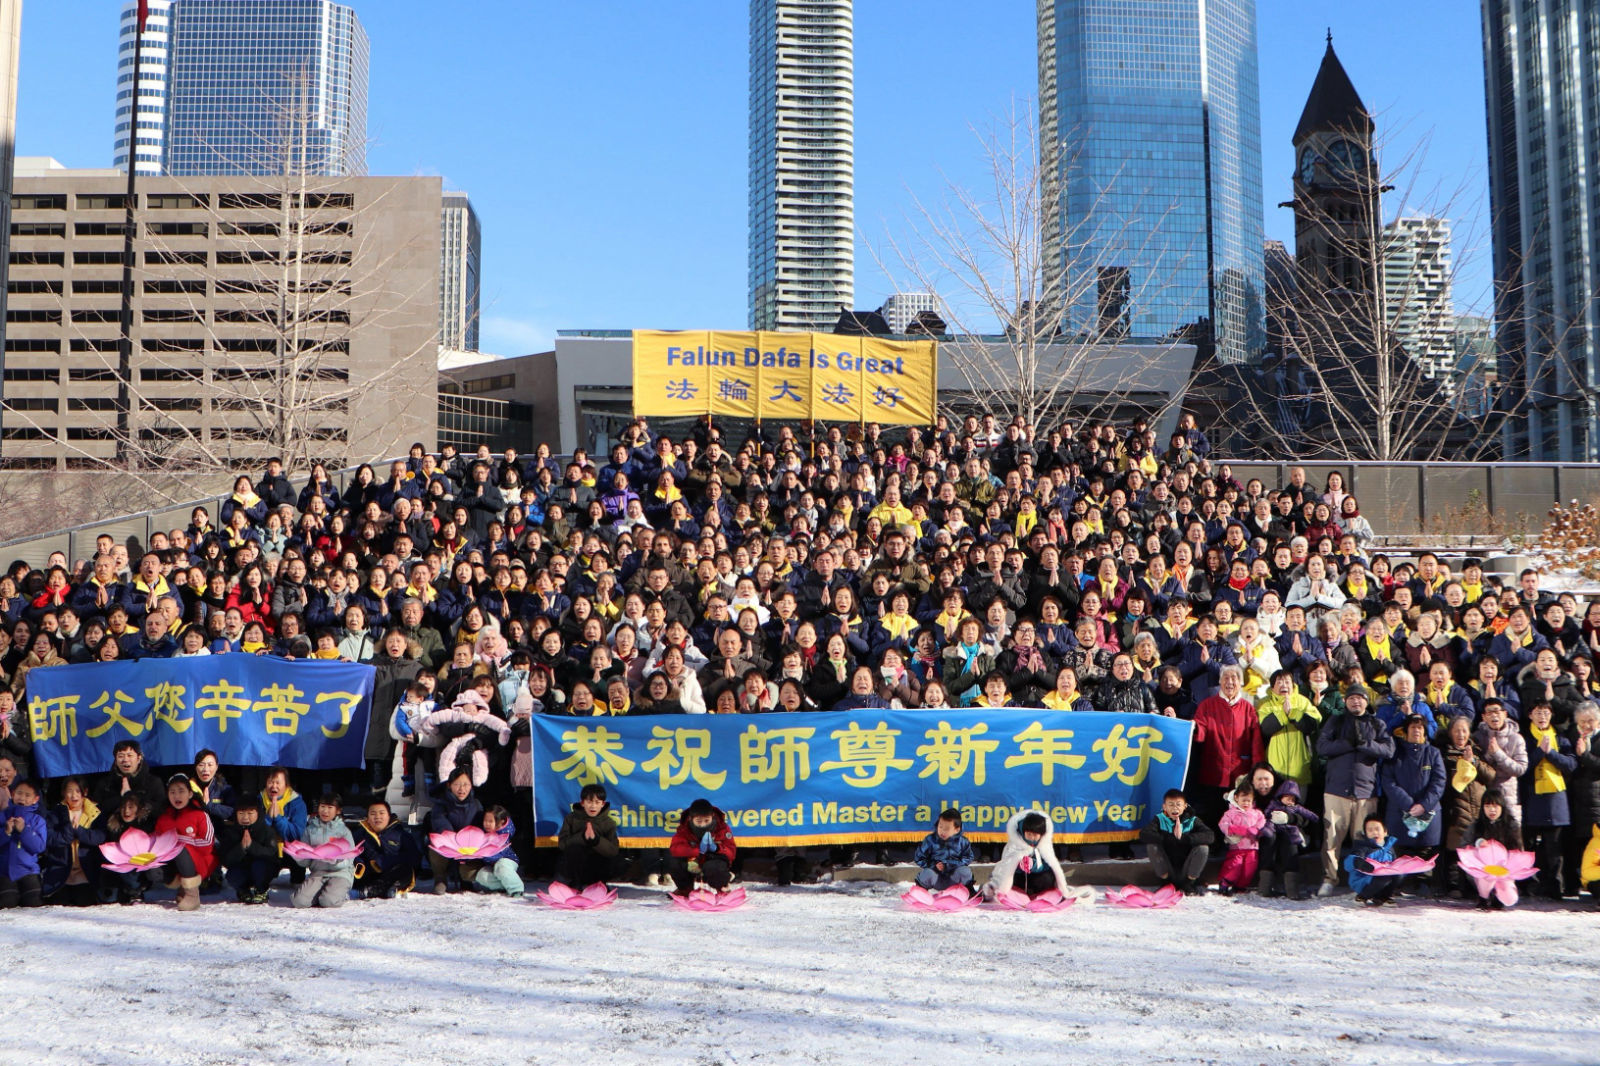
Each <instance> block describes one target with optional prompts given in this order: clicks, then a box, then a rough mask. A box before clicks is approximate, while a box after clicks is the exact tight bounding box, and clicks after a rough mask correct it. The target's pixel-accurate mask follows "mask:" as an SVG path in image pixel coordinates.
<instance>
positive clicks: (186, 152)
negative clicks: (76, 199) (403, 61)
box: [115, 0, 369, 177]
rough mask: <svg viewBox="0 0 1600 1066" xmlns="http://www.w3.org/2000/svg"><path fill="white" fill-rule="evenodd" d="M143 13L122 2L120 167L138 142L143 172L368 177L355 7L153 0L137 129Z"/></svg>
mask: <svg viewBox="0 0 1600 1066" xmlns="http://www.w3.org/2000/svg"><path fill="white" fill-rule="evenodd" d="M137 11H138V3H137V2H136V0H127V2H126V3H125V4H124V7H123V13H122V43H121V51H120V53H119V55H120V57H121V58H120V64H119V73H118V86H117V132H116V145H115V148H116V151H115V160H116V163H117V165H118V166H120V167H123V168H126V166H127V159H128V149H129V147H130V141H134V142H137V143H134V144H132V145H131V147H133V148H134V150H135V156H134V158H135V160H136V162H137V165H138V167H139V170H140V171H141V172H145V173H152V174H153V173H164V174H170V175H174V176H179V177H183V176H191V175H239V174H274V173H277V174H281V173H285V172H288V171H293V172H296V173H299V172H304V173H308V174H316V175H322V176H328V177H348V176H352V175H359V174H364V173H365V172H366V167H367V143H366V142H367V75H368V71H367V63H368V51H369V50H368V45H367V34H366V30H364V29H363V28H362V26H361V20H360V19H358V18H357V17H356V13H355V10H354V9H353V8H351V7H349V6H347V5H345V4H340V3H335V2H334V0H271V2H270V3H263V2H259V0H152V3H151V5H150V22H149V24H148V26H147V27H146V31H145V41H144V56H143V60H142V63H141V66H142V67H143V69H142V71H141V72H140V77H139V83H138V91H139V96H138V98H137V99H138V106H139V111H138V116H137V128H136V129H132V130H130V129H129V128H128V127H129V125H130V119H131V116H130V114H129V109H130V108H131V107H132V106H133V101H134V97H133V96H132V95H131V93H132V91H133V71H132V66H133V37H134V26H135V21H136V19H137ZM124 70H125V72H124ZM125 93H126V94H127V95H125Z"/></svg>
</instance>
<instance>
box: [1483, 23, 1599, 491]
mask: <svg viewBox="0 0 1600 1066" xmlns="http://www.w3.org/2000/svg"><path fill="white" fill-rule="evenodd" d="M1482 10H1483V51H1484V81H1485V92H1486V96H1487V103H1488V118H1489V123H1488V125H1489V207H1490V217H1491V218H1492V220H1493V227H1494V231H1493V232H1494V274H1495V327H1496V328H1495V340H1496V342H1497V347H1498V349H1499V381H1500V385H1501V388H1502V391H1501V394H1500V404H1501V410H1503V411H1505V412H1507V413H1508V414H1509V415H1510V417H1509V418H1508V419H1507V428H1506V433H1505V457H1506V458H1507V459H1560V460H1593V459H1596V458H1600V425H1597V423H1600V405H1597V396H1596V389H1597V388H1600V314H1597V312H1600V307H1597V301H1600V165H1597V163H1600V159H1597V156H1596V145H1597V144H1600V118H1597V112H1596V110H1595V100H1596V99H1597V98H1600V4H1596V3H1595V0H1531V2H1530V0H1483V9H1482Z"/></svg>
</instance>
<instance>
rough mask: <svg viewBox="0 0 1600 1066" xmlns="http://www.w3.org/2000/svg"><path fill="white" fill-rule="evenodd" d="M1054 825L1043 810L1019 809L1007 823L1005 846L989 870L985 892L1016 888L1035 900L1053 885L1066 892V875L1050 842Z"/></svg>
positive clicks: (991, 893)
mask: <svg viewBox="0 0 1600 1066" xmlns="http://www.w3.org/2000/svg"><path fill="white" fill-rule="evenodd" d="M1053 835H1054V826H1053V825H1052V824H1051V822H1050V819H1049V818H1048V817H1047V816H1046V815H1045V813H1044V812H1043V811H1018V812H1017V813H1016V814H1013V815H1012V816H1011V820H1010V821H1009V822H1007V823H1006V848H1005V850H1004V851H1003V852H1001V853H1000V861H999V862H997V863H995V864H994V869H993V870H991V871H990V872H989V883H988V884H986V885H985V886H984V888H983V892H984V895H985V896H987V897H989V898H990V899H993V898H994V896H995V893H996V892H999V891H1001V890H1002V889H1015V890H1016V891H1018V892H1021V893H1023V894H1024V895H1026V896H1027V897H1028V898H1029V899H1033V898H1035V897H1037V896H1039V895H1041V894H1043V893H1045V892H1048V891H1050V890H1051V889H1052V888H1054V889H1057V890H1058V891H1060V892H1061V893H1062V894H1063V895H1065V894H1067V875H1066V874H1065V873H1064V872H1062V869H1061V863H1060V861H1059V860H1057V859H1056V849H1055V845H1054V844H1053V843H1052V842H1051V837H1052V836H1053Z"/></svg>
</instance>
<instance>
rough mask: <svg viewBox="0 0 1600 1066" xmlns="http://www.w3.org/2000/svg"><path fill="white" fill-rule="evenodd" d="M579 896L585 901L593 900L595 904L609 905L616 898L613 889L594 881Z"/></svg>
mask: <svg viewBox="0 0 1600 1066" xmlns="http://www.w3.org/2000/svg"><path fill="white" fill-rule="evenodd" d="M579 894H580V895H582V896H584V897H585V898H587V899H591V900H594V901H595V902H596V903H610V902H611V901H612V900H614V899H616V898H617V893H616V891H615V890H614V889H610V888H607V887H606V886H605V884H604V883H603V882H601V881H596V882H595V883H594V884H592V885H590V886H589V887H587V888H585V889H584V890H583V891H582V892H581V893H579Z"/></svg>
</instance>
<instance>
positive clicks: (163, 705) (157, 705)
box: [144, 681, 194, 733]
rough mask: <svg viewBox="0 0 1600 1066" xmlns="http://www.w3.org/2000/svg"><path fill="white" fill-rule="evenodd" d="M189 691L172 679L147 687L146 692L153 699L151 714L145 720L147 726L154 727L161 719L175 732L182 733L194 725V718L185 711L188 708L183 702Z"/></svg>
mask: <svg viewBox="0 0 1600 1066" xmlns="http://www.w3.org/2000/svg"><path fill="white" fill-rule="evenodd" d="M187 691H188V690H187V689H186V688H184V686H182V685H174V684H173V683H172V682H170V681H162V682H161V683H159V684H157V685H156V686H155V687H154V688H147V689H145V690H144V694H145V695H146V696H149V697H150V700H151V704H150V714H149V716H148V717H146V718H145V720H144V724H145V728H146V729H151V728H154V724H155V723H156V722H158V721H159V722H165V723H166V724H167V728H168V729H170V730H172V731H173V732H174V733H182V732H184V731H185V730H187V729H188V728H189V727H190V726H192V725H194V719H193V718H192V717H189V716H187V715H186V714H185V713H184V712H186V711H187V710H188V708H187V707H186V706H185V705H184V702H183V696H184V693H185V692H187Z"/></svg>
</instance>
